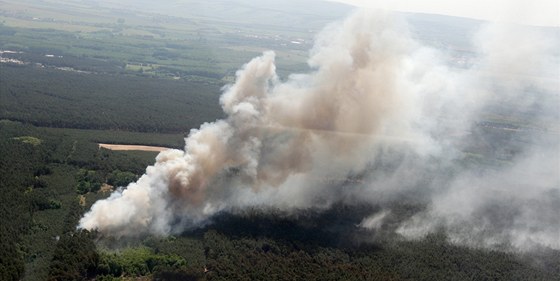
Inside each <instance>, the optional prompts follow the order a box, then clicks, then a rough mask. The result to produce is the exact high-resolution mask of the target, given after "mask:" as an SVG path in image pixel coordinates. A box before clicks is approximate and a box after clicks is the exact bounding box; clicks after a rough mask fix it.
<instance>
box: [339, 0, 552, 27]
mask: <svg viewBox="0 0 560 281" xmlns="http://www.w3.org/2000/svg"><path fill="white" fill-rule="evenodd" d="M332 1H334V2H342V3H347V4H351V5H354V6H360V7H372V8H381V9H386V10H395V11H403V12H415V13H430V14H440V15H449V16H459V17H467V18H474V19H481V20H488V21H495V22H506V23H520V24H527V25H536V26H557V27H558V26H560V1H559V0H469V1H465V0H463V1H450V0H422V1H417V0H416V1H410V0H391V1H389V0H332Z"/></svg>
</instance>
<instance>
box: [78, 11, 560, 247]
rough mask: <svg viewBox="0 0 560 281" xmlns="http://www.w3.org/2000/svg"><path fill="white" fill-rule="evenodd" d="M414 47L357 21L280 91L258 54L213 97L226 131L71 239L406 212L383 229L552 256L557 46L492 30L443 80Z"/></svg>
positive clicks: (209, 134)
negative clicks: (227, 218)
mask: <svg viewBox="0 0 560 281" xmlns="http://www.w3.org/2000/svg"><path fill="white" fill-rule="evenodd" d="M520 29H521V30H520ZM412 38H413V36H411V35H410V32H409V31H408V29H407V27H406V24H405V22H404V21H399V20H396V19H395V18H394V17H393V16H392V15H391V14H380V13H371V12H358V13H356V14H354V15H352V16H351V17H350V18H348V19H347V20H345V21H343V22H340V23H335V24H332V25H330V26H328V27H327V28H326V29H325V30H324V31H323V32H322V33H320V34H319V35H318V37H317V39H316V44H315V47H314V48H313V49H312V50H311V55H310V59H309V66H310V68H311V71H310V72H309V73H308V74H294V75H291V76H290V77H289V78H287V79H286V80H284V81H282V80H281V79H280V78H279V77H278V76H277V75H276V72H275V64H274V57H275V55H274V53H273V52H265V53H264V54H263V55H262V56H260V57H257V58H255V59H253V60H251V61H250V62H249V63H247V64H246V65H245V66H243V68H242V69H241V70H239V71H238V72H237V79H236V82H235V83H234V84H233V85H230V86H228V87H226V88H225V89H224V93H223V95H222V97H221V99H220V103H221V105H222V108H223V110H224V112H225V113H226V114H227V118H225V119H223V120H218V121H216V122H213V123H206V124H203V125H202V126H201V127H200V128H199V129H196V130H192V131H191V132H190V134H189V136H188V137H187V138H186V140H185V141H186V145H185V150H184V151H181V150H170V151H165V152H162V153H160V154H159V155H158V156H157V158H156V163H155V164H154V165H153V166H150V167H148V168H147V169H146V173H145V174H144V175H143V176H142V177H141V178H140V179H139V180H138V181H137V182H135V183H131V184H130V185H129V186H127V187H125V188H122V189H121V190H118V191H116V192H114V193H113V194H112V195H111V196H110V197H109V198H108V199H105V200H100V201H98V202H96V203H95V204H94V205H93V206H92V208H91V210H90V211H89V212H88V213H86V214H85V216H84V217H83V218H82V219H81V221H80V226H79V227H81V228H85V229H97V230H99V231H100V232H101V233H104V234H106V235H112V236H117V237H121V236H134V235H139V234H143V233H150V234H156V235H168V234H170V233H178V232H181V231H184V230H185V229H188V228H192V227H196V226H199V225H201V224H203V223H205V222H207V221H208V220H209V219H210V218H212V216H213V215H215V214H217V213H218V212H222V211H236V210H243V209H245V208H262V209H263V210H266V209H275V210H284V211H286V212H297V211H298V210H307V209H319V210H321V209H326V208H329V207H330V206H332V204H335V203H345V204H358V203H360V204H363V203H367V204H372V205H382V206H384V205H386V206H389V205H390V204H387V203H390V202H397V201H399V200H400V199H402V198H407V199H406V200H411V198H412V200H415V201H417V202H421V203H423V204H425V205H426V206H427V207H426V208H425V210H424V211H421V212H419V213H417V214H416V215H414V216H412V217H411V218H410V219H407V220H406V221H404V222H402V223H401V225H400V227H398V228H397V229H396V232H397V233H399V234H401V235H404V236H405V237H409V238H415V237H422V236H424V235H426V234H427V233H430V232H433V231H439V230H441V229H444V230H445V231H446V232H447V233H448V237H449V239H450V240H451V241H454V242H457V243H464V244H469V245H476V246H489V247H499V246H504V245H505V246H513V247H514V248H516V249H522V250H523V249H529V248H532V247H534V246H539V247H550V248H553V249H560V238H559V237H560V222H559V218H560V217H559V216H558V214H559V213H560V176H559V171H560V163H559V161H560V160H559V159H560V158H559V157H560V155H559V153H558V151H559V146H558V126H557V124H558V119H559V118H558V113H557V112H558V106H559V98H558V92H559V90H558V89H559V83H558V75H559V73H558V71H559V68H558V54H555V53H554V50H555V47H556V46H557V44H558V42H556V41H554V40H551V39H546V40H543V37H541V36H540V35H539V34H537V33H536V32H535V31H534V30H531V29H527V28H525V29H524V28H516V30H514V31H513V32H512V31H511V30H508V27H500V26H491V27H487V28H485V29H484V30H483V31H481V32H480V33H479V35H478V36H477V37H476V38H474V44H475V46H476V47H477V51H478V52H479V55H478V56H477V57H473V58H471V65H469V66H468V67H465V66H462V67H456V66H453V65H450V63H449V59H448V57H447V56H446V54H444V53H442V52H440V51H437V50H435V49H433V48H429V47H425V46H423V45H422V44H420V43H418V42H417V41H416V40H413V39H412ZM544 38H546V37H544ZM473 163H474V164H473ZM389 216H391V212H390V210H387V209H385V210H383V211H382V212H381V213H377V214H372V216H371V217H370V218H364V221H363V223H362V224H360V226H361V227H366V228H368V229H378V228H379V227H380V226H382V225H383V221H384V219H385V218H386V217H389Z"/></svg>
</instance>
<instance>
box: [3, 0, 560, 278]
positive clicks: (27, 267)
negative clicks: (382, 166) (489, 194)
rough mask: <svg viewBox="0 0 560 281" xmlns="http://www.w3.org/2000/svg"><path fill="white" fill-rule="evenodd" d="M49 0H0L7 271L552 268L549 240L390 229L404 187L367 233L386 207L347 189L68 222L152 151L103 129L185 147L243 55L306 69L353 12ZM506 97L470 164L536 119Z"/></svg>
mask: <svg viewBox="0 0 560 281" xmlns="http://www.w3.org/2000/svg"><path fill="white" fill-rule="evenodd" d="M51 2H53V1H27V0H23V1H15V0H6V1H2V5H1V6H0V51H1V53H0V175H1V177H0V280H26V281H27V280H53V281H54V280H187V281H188V280H560V266H559V265H560V251H558V250H552V249H542V251H538V252H535V253H521V254H520V253H516V252H511V251H500V250H496V249H485V248H472V247H468V246H461V245H457V244H453V243H451V242H449V239H448V237H447V236H446V233H445V231H444V230H443V229H442V230H441V231H439V232H436V233H433V234H430V235H428V236H426V237H425V238H422V239H417V240H408V239H404V238H403V237H401V236H398V235H395V234H394V230H395V229H394V225H397V224H398V222H401V221H404V220H405V219H407V218H410V217H411V216H412V215H413V214H415V213H417V212H419V211H420V210H424V209H425V208H426V206H425V205H424V204H421V203H418V202H414V201H412V200H410V201H409V200H403V201H402V202H399V203H394V204H395V205H394V206H391V207H392V208H391V209H392V210H393V215H392V217H391V220H392V221H390V223H389V224H388V225H387V226H385V227H384V228H381V229H378V230H376V231H375V232H373V233H372V232H371V231H366V230H364V229H363V228H359V227H357V225H359V224H360V222H361V221H362V219H363V218H364V217H366V216H368V215H370V214H371V213H372V212H375V211H379V210H380V209H381V206H377V205H367V204H364V205H345V204H344V203H338V204H336V205H335V206H333V207H332V208H329V209H328V210H315V209H309V210H302V212H300V213H298V214H297V215H294V214H289V213H285V212H282V211H281V210H267V211H262V210H258V209H249V210H244V211H237V212H230V213H228V212H223V213H220V214H218V215H217V216H216V217H213V218H212V220H211V221H209V222H208V223H206V224H204V225H202V226H200V227H198V228H194V229H187V230H185V231H183V232H181V233H174V234H173V235H170V236H168V237H161V236H154V235H143V236H139V237H135V238H122V239H118V238H115V237H109V236H104V235H103V234H102V233H98V232H96V231H87V230H81V229H77V225H78V221H79V219H80V218H81V217H82V216H83V214H84V213H85V212H86V211H87V210H89V208H90V207H91V206H92V204H94V203H95V202H96V201H97V200H100V199H104V198H107V197H108V196H110V194H111V191H114V190H116V189H118V188H122V187H124V186H126V185H127V184H129V183H130V182H134V181H136V180H137V179H138V178H139V177H140V176H141V175H143V174H144V173H145V171H146V167H148V166H149V165H152V164H153V163H154V161H155V157H156V155H157V153H155V152H144V151H111V150H107V149H103V148H100V147H99V146H98V144H99V143H112V144H139V145H153V146H163V147H169V148H176V149H184V146H185V141H184V138H185V137H187V136H188V134H189V132H190V131H191V130H192V129H196V128H199V126H200V125H201V124H203V123H205V122H212V121H215V120H217V119H220V118H223V117H224V113H223V111H222V108H221V106H220V101H219V96H220V94H221V93H222V91H223V89H224V88H223V87H224V86H226V85H227V84H228V83H231V82H232V81H233V80H234V78H235V75H236V70H237V69H239V67H241V66H242V65H243V64H244V63H246V62H247V61H248V60H249V59H250V58H251V57H253V56H255V55H258V54H260V53H261V52H262V51H263V50H267V49H274V50H276V52H277V54H278V59H277V60H278V62H277V65H278V68H279V69H278V74H279V79H286V77H287V75H288V74H289V73H298V72H299V71H301V70H302V69H306V61H305V60H306V57H307V54H308V51H307V50H308V49H309V48H311V46H312V43H311V42H312V39H313V36H314V35H313V34H315V32H316V31H317V30H318V29H319V28H321V27H322V26H324V25H325V24H326V23H327V22H330V21H332V20H335V19H339V18H340V17H341V16H343V15H345V14H346V13H347V12H348V11H349V10H348V8H347V7H343V6H341V5H337V4H334V3H331V4H330V5H326V4H325V5H324V6H321V7H316V8H313V9H310V8H309V7H302V6H301V5H302V4H301V3H300V2H299V1H285V2H286V3H288V2H289V5H287V4H286V5H287V6H285V5H277V6H275V7H274V9H270V8H267V7H265V6H262V7H261V6H260V5H261V4H257V6H258V11H259V13H253V12H252V11H248V10H247V5H240V6H239V7H236V8H235V9H231V8H230V7H228V6H227V5H225V4H224V3H222V2H223V1H217V2H216V3H212V4H210V5H212V10H213V12H214V13H213V14H212V15H204V16H201V15H200V14H197V13H200V11H199V9H200V8H197V7H198V6H193V9H191V10H189V12H185V13H186V14H187V15H186V16H181V15H178V14H177V13H178V12H177V11H176V10H173V9H171V10H169V9H164V8H162V9H161V10H156V11H153V12H141V11H140V8H141V7H140V8H139V5H140V6H141V5H142V1H138V2H136V1H123V3H125V4H123V5H132V7H133V8H126V7H123V6H122V5H119V4H118V3H117V4H115V3H114V2H115V1H105V0H103V1H70V0H57V1H54V2H56V3H59V4H60V3H61V6H60V7H63V9H62V8H60V7H59V6H57V5H53V4H52V3H51ZM90 2H91V3H90ZM126 2H131V3H128V4H126ZM191 2H197V3H198V2H204V3H205V2H207V1H191ZM218 2H219V3H218ZM265 2H266V3H268V2H274V1H263V3H265ZM220 3H221V4H220ZM241 3H245V4H246V3H248V2H247V1H241ZM269 4H270V3H269ZM89 5H93V6H89ZM96 5H98V6H96ZM224 5H225V6H224ZM262 5H264V4H262ZM92 7H93V8H92ZM286 7H288V8H286ZM160 8H161V7H160ZM43 14H46V15H48V16H43ZM248 15H250V16H248ZM303 19H305V20H303ZM413 20H414V21H415V22H416V23H418V25H417V26H416V28H415V29H413V30H412V32H413V33H414V34H415V36H418V37H420V40H421V41H423V42H424V43H426V44H428V45H431V46H438V47H441V46H444V47H445V48H447V49H448V50H449V57H450V58H454V57H456V56H459V55H462V56H471V55H472V53H473V52H472V50H471V49H469V47H468V46H467V47H465V45H466V44H467V43H465V37H464V36H457V35H451V36H448V35H449V34H451V33H452V32H451V31H450V30H456V29H457V28H460V27H461V28H463V29H464V30H463V31H464V33H469V32H472V29H473V27H472V26H473V25H478V24H479V23H478V22H474V21H470V20H467V19H447V20H448V22H449V23H450V24H449V26H446V28H447V29H449V30H447V29H445V28H444V29H445V30H444V31H442V32H440V31H441V29H436V28H434V26H437V25H438V24H437V20H441V18H438V17H436V18H435V19H434V18H431V17H427V16H423V15H417V16H416V17H413ZM261 22H267V24H260V23H261ZM286 22H288V23H289V24H286ZM257 23H258V24H257ZM294 26H295V27H294ZM464 26H468V27H464ZM226 87H227V86H226ZM550 106H552V105H550ZM506 107H507V106H506V105H505V103H504V104H499V105H497V106H496V108H492V111H493V112H497V114H495V115H493V116H490V117H488V116H487V117H488V118H487V119H485V120H481V122H479V123H478V124H477V126H476V127H475V128H473V129H472V132H469V133H471V134H472V135H473V137H472V138H471V141H470V142H469V143H466V144H465V151H462V153H464V157H463V158H462V159H461V161H462V163H461V165H463V167H468V168H471V167H479V166H481V165H486V166H485V167H494V166H498V165H505V164H504V163H508V161H509V160H510V159H511V158H512V155H514V154H515V153H517V152H518V151H517V150H519V149H518V148H519V147H521V146H522V145H523V144H524V143H526V142H528V141H529V140H528V139H529V137H528V135H530V134H531V133H532V132H533V131H535V130H540V131H543V130H541V128H538V126H537V125H536V124H535V123H528V122H525V123H523V122H520V121H519V120H526V119H527V118H525V117H524V116H521V117H519V116H515V118H509V117H511V116H507V114H509V112H508V111H507V108H506ZM528 114H529V113H528ZM504 116H506V117H508V118H509V119H508V118H505V117H504ZM496 128H498V129H496ZM519 128H523V129H524V130H525V133H516V130H518V129H519ZM512 139H513V140H512ZM506 143H507V145H506ZM473 170H474V169H473Z"/></svg>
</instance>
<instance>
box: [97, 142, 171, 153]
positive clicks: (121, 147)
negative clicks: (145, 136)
mask: <svg viewBox="0 0 560 281" xmlns="http://www.w3.org/2000/svg"><path fill="white" fill-rule="evenodd" d="M99 147H100V148H105V149H110V150H140V151H157V152H160V151H164V150H168V149H171V148H169V147H163V146H149V145H128V144H107V143H100V144H99Z"/></svg>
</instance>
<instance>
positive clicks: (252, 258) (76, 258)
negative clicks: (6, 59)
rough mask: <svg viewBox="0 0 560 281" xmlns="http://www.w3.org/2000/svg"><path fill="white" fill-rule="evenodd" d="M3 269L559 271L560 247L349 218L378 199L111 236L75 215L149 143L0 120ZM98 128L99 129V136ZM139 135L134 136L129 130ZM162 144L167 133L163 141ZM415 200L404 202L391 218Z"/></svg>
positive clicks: (26, 276)
mask: <svg viewBox="0 0 560 281" xmlns="http://www.w3.org/2000/svg"><path fill="white" fill-rule="evenodd" d="M0 132H1V134H0V136H1V139H0V144H1V145H0V149H1V150H0V152H1V153H2V156H3V157H1V159H0V164H1V165H0V169H1V170H0V172H1V174H2V175H3V176H2V181H1V182H0V184H1V185H0V187H1V192H2V196H1V197H0V200H2V201H1V203H2V204H1V206H2V209H1V211H2V214H1V216H0V218H1V219H2V222H1V223H0V225H1V232H0V234H1V235H2V240H1V241H2V243H1V246H0V247H1V248H2V251H1V252H0V253H1V255H2V256H1V257H0V260H2V264H1V266H2V268H1V270H0V274H1V277H0V278H1V279H2V280H22V279H23V280H91V279H95V280H122V279H126V278H133V277H134V278H135V277H143V278H146V279H153V280H286V279H289V280H341V279H343V280H558V276H560V270H559V267H558V266H557V265H558V264H559V263H560V253H559V252H558V251H553V250H548V251H544V252H541V253H539V254H538V255H535V254H527V255H521V256H520V255H518V254H515V253H507V252H502V251H496V250H484V249H473V248H469V247H465V246H457V245H453V244H450V243H449V242H446V238H445V233H439V234H433V235H430V236H428V237H426V238H425V239H422V240H418V241H408V240H402V239H399V238H397V237H395V236H394V235H391V234H390V233H391V231H390V230H389V229H387V230H382V231H379V232H378V233H377V234H376V235H375V236H374V237H372V236H371V233H370V232H366V231H364V230H360V228H356V227H355V226H356V225H357V224H359V223H360V220H361V219H362V218H363V216H364V215H365V214H369V213H371V211H373V210H375V208H376V207H375V206H367V205H364V206H346V205H344V204H339V205H337V206H335V207H333V208H331V209H330V210H328V211H326V212H321V211H313V210H309V211H308V212H306V213H303V214H300V215H298V216H297V217H294V216H290V215H286V214H283V213H282V212H264V213H263V212H262V211H258V210H254V211H250V210H249V211H245V212H241V213H233V214H226V213H224V214H222V215H220V216H218V217H216V218H215V219H214V220H213V222H212V223H211V224H209V225H207V226H205V227H203V228H200V229H193V230H190V231H186V232H184V233H182V234H181V235H176V236H170V237H167V238H162V237H157V236H143V237H139V238H136V239H128V240H116V239H113V238H111V237H102V236H99V234H97V233H95V232H88V231H85V230H77V229H76V225H77V222H78V219H79V218H80V217H81V215H82V214H83V213H84V212H85V210H87V209H88V208H89V206H91V204H92V203H93V202H94V201H95V200H98V199H100V198H105V197H106V196H108V195H109V193H108V192H107V190H106V189H104V188H103V187H102V186H103V185H113V186H115V187H116V186H124V185H126V184H127V183H129V182H131V181H134V180H135V179H136V177H137V176H138V175H141V174H142V173H143V172H144V169H145V167H146V166H147V165H149V164H151V163H152V162H153V157H155V154H154V153H152V152H134V153H131V152H118V151H109V150H105V149H99V148H98V147H97V145H96V143H95V142H94V141H92V139H94V138H95V137H96V135H94V134H91V135H88V134H76V133H74V134H61V133H60V132H64V130H62V131H56V130H52V129H50V128H40V127H35V126H33V125H30V124H23V123H20V122H15V121H7V120H3V121H1V122H0ZM97 137H98V136H97ZM135 139H136V140H137V138H135ZM168 144H170V143H168ZM419 208H422V206H419V205H415V204H413V203H403V204H402V205H401V206H398V207H397V208H396V210H398V217H397V218H396V219H397V220H400V219H403V218H406V217H408V216H410V215H411V214H413V213H414V212H416V211H417V210H418V209H419Z"/></svg>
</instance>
